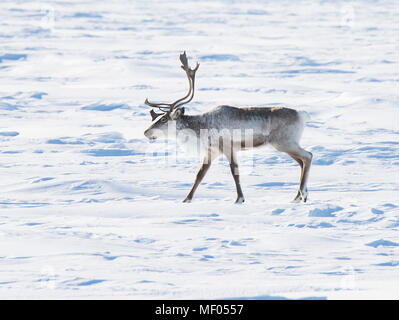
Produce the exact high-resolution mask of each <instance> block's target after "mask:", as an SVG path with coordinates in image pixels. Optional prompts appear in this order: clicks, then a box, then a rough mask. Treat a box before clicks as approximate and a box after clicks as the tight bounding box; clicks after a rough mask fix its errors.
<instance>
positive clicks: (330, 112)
mask: <svg viewBox="0 0 399 320" xmlns="http://www.w3.org/2000/svg"><path fill="white" fill-rule="evenodd" d="M0 21H1V22H0V39H1V45H0V177H1V179H0V188H1V194H0V298H2V299H9V298H56V299H57V298H82V299H83V298H129V299H155V298H160V299H198V298H200V299H203V298H252V299H268V298H276V297H279V298H328V299H335V298H344V299H348V298H373V299H378V298H396V299H398V298H399V124H398V119H399V90H398V89H399V5H398V4H397V2H395V1H362V2H360V1H359V2H347V1H345V2H344V1H342V2H341V1H336V2H333V1H320V2H316V1H301V2H300V1H278V2H274V1H273V2H272V1H270V2H268V1H245V2H239V1H191V2H190V1H184V2H183V1H173V0H172V1H171V0H168V1H127V0H126V1H123V0H114V1H104V2H101V4H100V3H99V2H98V1H94V0H85V1H69V2H64V1H58V0H57V1H49V2H46V1H42V2H38V1H14V0H13V1H11V0H4V1H1V3H0ZM183 50H186V51H187V53H188V57H189V61H190V63H191V65H194V63H195V62H196V61H199V62H200V64H201V66H200V68H199V70H198V72H197V80H196V84H197V91H196V96H195V99H194V101H193V102H192V103H190V104H189V105H188V106H187V107H186V111H187V113H188V114H195V113H200V112H203V111H206V110H208V109H210V108H211V107H214V106H216V105H219V104H230V105H234V106H244V105H251V106H274V105H285V106H288V107H293V108H296V109H298V110H305V111H307V112H308V113H309V114H310V115H311V117H312V120H311V121H310V122H309V123H308V124H307V127H306V128H305V132H304V135H303V139H302V145H303V147H304V148H306V149H307V150H309V151H311V152H312V153H313V155H314V161H313V167H312V169H311V174H310V181H309V192H310V195H309V201H308V203H306V204H292V203H290V202H289V201H290V200H291V199H292V198H293V197H294V196H295V193H296V188H297V183H298V179H299V168H298V166H297V165H296V163H294V162H293V161H292V160H291V159H290V158H289V157H288V156H286V155H284V154H280V153H278V152H277V151H274V150H272V149H268V148H262V149H257V150H255V151H253V152H251V151H249V152H245V153H241V155H240V168H241V180H242V186H243V190H244V194H245V196H246V202H245V203H244V204H243V205H234V204H233V202H234V200H235V188H234V183H233V179H232V177H231V175H230V171H229V167H228V164H227V162H226V160H224V159H221V160H220V161H217V162H216V163H215V164H214V165H213V167H212V168H211V169H210V172H209V173H208V175H207V177H206V178H205V180H204V182H203V183H202V184H201V186H200V187H199V189H198V191H197V193H196V197H195V199H194V201H193V202H192V203H191V204H183V203H181V200H182V199H183V198H184V197H185V195H186V194H187V192H188V191H189V189H190V186H191V184H192V183H193V181H194V177H195V174H196V172H197V169H198V167H199V165H200V159H197V158H195V157H192V156H185V155H184V154H182V153H181V152H177V153H176V152H175V151H176V146H175V145H174V143H173V142H169V143H168V144H166V143H165V142H163V141H157V142H155V143H149V142H148V141H147V139H146V138H145V137H144V136H143V131H144V130H145V129H146V127H147V126H148V125H149V124H150V116H149V114H148V111H149V108H148V107H146V106H145V105H144V104H143V102H144V99H145V98H146V97H149V98H151V99H152V100H173V99H176V98H178V97H180V96H181V95H182V93H184V92H185V90H186V88H187V84H186V78H185V75H184V72H182V70H181V69H180V62H179V61H178V56H179V54H180V53H181V52H182V51H183Z"/></svg>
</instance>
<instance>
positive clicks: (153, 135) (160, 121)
mask: <svg viewBox="0 0 399 320" xmlns="http://www.w3.org/2000/svg"><path fill="white" fill-rule="evenodd" d="M180 61H181V63H182V66H181V67H182V69H183V70H184V71H185V72H186V75H187V79H188V83H189V90H188V93H187V94H186V95H185V96H184V97H183V98H180V99H178V100H176V101H175V102H173V103H151V102H149V101H148V99H146V100H145V102H144V103H145V104H146V105H148V106H150V107H153V108H158V109H159V110H160V111H161V113H156V112H155V111H154V110H151V111H150V114H151V118H152V124H151V126H150V127H149V128H148V129H147V130H146V131H144V135H145V136H146V137H147V138H149V139H152V140H153V139H157V138H158V137H159V135H163V136H167V134H168V132H169V130H168V126H169V124H170V123H171V122H172V121H176V120H177V119H179V118H180V117H181V116H182V115H183V114H184V107H183V105H185V104H186V103H189V102H190V101H191V100H192V99H193V97H194V80H195V72H196V71H197V69H198V67H199V64H198V62H197V65H196V67H195V68H194V69H191V68H189V66H188V62H187V57H186V52H185V51H184V53H182V54H180ZM189 96H190V98H189V99H188V100H186V99H187V98H188V97H189Z"/></svg>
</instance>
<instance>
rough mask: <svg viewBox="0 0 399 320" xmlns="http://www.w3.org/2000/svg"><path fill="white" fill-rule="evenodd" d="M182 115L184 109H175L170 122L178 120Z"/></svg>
mask: <svg viewBox="0 0 399 320" xmlns="http://www.w3.org/2000/svg"><path fill="white" fill-rule="evenodd" d="M183 114H184V107H182V108H178V109H175V110H174V111H173V112H172V120H177V119H179V118H180V117H181V116H182V115H183Z"/></svg>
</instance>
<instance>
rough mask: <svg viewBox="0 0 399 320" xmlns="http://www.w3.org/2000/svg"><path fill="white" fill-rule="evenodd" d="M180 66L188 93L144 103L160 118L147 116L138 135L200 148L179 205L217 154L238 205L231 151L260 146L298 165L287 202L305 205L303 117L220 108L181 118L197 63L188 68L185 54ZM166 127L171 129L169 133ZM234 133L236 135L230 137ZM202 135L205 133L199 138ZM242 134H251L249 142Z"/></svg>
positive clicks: (278, 110)
mask: <svg viewBox="0 0 399 320" xmlns="http://www.w3.org/2000/svg"><path fill="white" fill-rule="evenodd" d="M180 61H181V63H182V66H181V67H182V69H183V70H184V71H185V72H186V75H187V78H188V82H189V91H188V93H187V94H186V95H185V96H184V97H183V98H181V99H178V100H176V101H175V102H173V103H150V102H148V99H146V101H145V104H146V105H148V106H150V107H153V108H158V109H159V110H161V111H162V113H156V112H155V111H154V110H151V111H150V113H151V116H152V121H153V122H152V124H151V126H150V127H149V128H148V129H147V130H146V131H145V132H144V135H145V136H146V137H147V138H149V139H157V138H159V137H160V136H166V137H171V132H172V133H173V135H175V134H176V133H182V132H184V133H185V134H184V136H189V137H190V139H188V140H189V141H191V142H192V141H193V139H192V138H194V143H195V142H198V144H199V145H200V148H201V150H202V151H203V153H204V160H203V163H202V166H201V168H200V169H199V171H198V174H197V177H196V179H195V182H194V185H193V186H192V188H191V191H190V192H189V194H188V195H187V197H186V198H185V199H184V200H183V202H191V200H192V198H193V196H194V193H195V191H196V190H197V188H198V185H199V184H200V183H201V181H202V179H203V178H204V176H205V174H206V173H207V171H208V169H209V167H210V166H211V163H212V160H214V159H215V158H217V157H218V156H220V155H225V156H226V158H227V159H228V160H229V162H230V168H231V173H232V175H233V178H234V182H235V185H236V188H237V200H236V203H242V202H244V195H243V192H242V190H241V185H240V179H239V173H238V165H237V152H238V151H240V150H243V149H247V148H251V147H258V146H262V145H266V144H267V145H271V146H273V147H274V148H275V149H277V150H278V151H281V152H285V153H287V154H288V155H289V156H290V157H291V158H292V159H294V160H295V161H296V162H297V163H298V164H299V166H300V167H301V177H300V183H299V189H298V192H297V194H296V196H295V198H294V200H293V201H294V202H300V201H301V200H302V201H303V202H306V200H307V196H308V191H307V186H306V185H307V180H308V176H309V169H310V165H311V162H312V153H310V152H308V151H306V150H304V149H302V148H301V147H300V146H299V141H300V138H301V135H302V131H303V128H304V124H305V122H306V121H307V120H308V115H307V113H306V112H303V111H299V112H298V111H296V110H293V109H289V108H283V107H273V108H268V107H257V108H255V107H246V108H236V107H231V106H226V105H222V106H218V107H216V108H214V109H212V110H210V111H207V112H205V113H203V114H200V115H193V116H189V115H185V114H184V107H183V105H185V104H187V103H188V102H190V101H191V100H192V99H193V97H194V80H195V73H196V71H197V70H198V67H199V64H198V63H197V65H196V67H195V68H194V69H191V68H189V66H188V62H187V57H186V53H185V52H184V53H183V54H181V55H180ZM172 127H173V128H174V130H170V129H171V128H172ZM237 130H239V132H241V133H240V134H234V131H237ZM203 132H206V133H207V134H205V135H204V134H203ZM245 132H251V135H250V137H248V134H245ZM204 137H205V138H204ZM186 140H187V139H186ZM178 141H179V139H178Z"/></svg>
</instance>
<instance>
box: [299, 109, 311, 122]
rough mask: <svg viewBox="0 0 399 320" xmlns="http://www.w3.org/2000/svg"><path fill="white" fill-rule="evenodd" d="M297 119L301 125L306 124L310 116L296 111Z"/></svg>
mask: <svg viewBox="0 0 399 320" xmlns="http://www.w3.org/2000/svg"><path fill="white" fill-rule="evenodd" d="M298 114H299V118H300V119H301V120H302V121H303V123H306V122H307V121H309V120H310V115H309V113H307V112H306V111H298Z"/></svg>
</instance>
